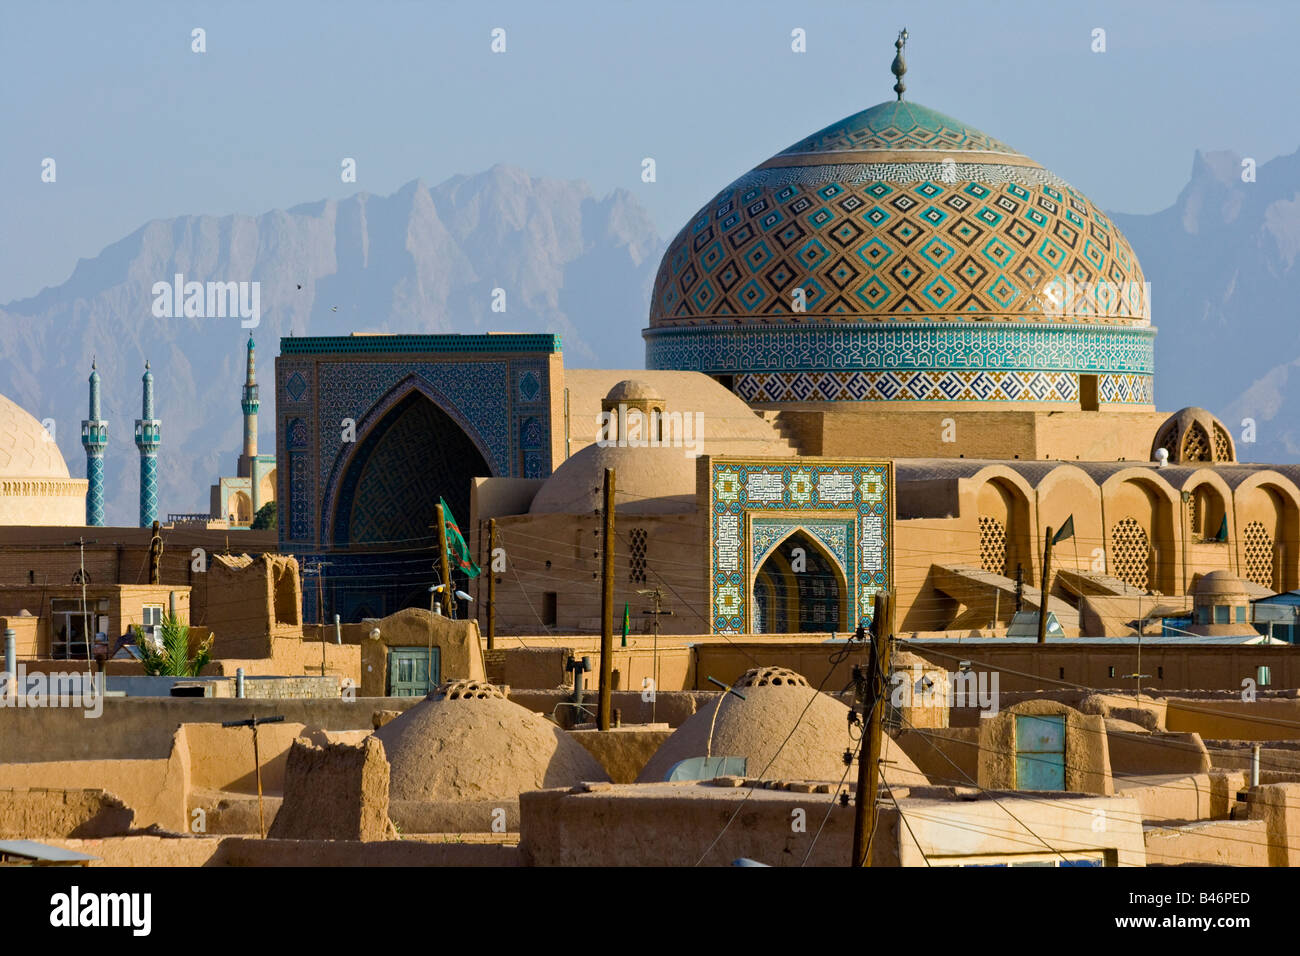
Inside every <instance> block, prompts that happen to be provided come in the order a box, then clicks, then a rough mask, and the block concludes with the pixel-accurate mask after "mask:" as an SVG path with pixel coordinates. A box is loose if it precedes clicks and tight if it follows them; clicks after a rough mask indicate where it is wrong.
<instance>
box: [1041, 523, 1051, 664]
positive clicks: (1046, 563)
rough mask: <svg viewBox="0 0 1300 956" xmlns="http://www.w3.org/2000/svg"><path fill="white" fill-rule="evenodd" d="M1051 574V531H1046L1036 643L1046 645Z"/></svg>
mask: <svg viewBox="0 0 1300 956" xmlns="http://www.w3.org/2000/svg"><path fill="white" fill-rule="evenodd" d="M1051 573H1052V529H1051V528H1048V529H1047V538H1046V540H1045V541H1044V542H1043V586H1042V593H1041V594H1040V595H1039V601H1038V643H1039V644H1046V643H1047V585H1048V582H1049V581H1050V580H1051Z"/></svg>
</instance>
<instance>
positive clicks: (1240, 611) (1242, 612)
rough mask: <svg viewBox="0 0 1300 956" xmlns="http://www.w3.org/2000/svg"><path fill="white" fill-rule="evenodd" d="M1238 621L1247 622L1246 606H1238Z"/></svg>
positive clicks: (1240, 622)
mask: <svg viewBox="0 0 1300 956" xmlns="http://www.w3.org/2000/svg"><path fill="white" fill-rule="evenodd" d="M1237 623H1238V624H1245V623H1246V609H1245V608H1244V607H1239V608H1237Z"/></svg>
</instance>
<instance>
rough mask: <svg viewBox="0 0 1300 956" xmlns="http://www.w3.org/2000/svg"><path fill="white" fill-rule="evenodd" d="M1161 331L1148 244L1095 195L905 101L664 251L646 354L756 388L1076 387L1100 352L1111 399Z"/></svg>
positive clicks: (987, 393) (740, 198) (1130, 382)
mask: <svg viewBox="0 0 1300 956" xmlns="http://www.w3.org/2000/svg"><path fill="white" fill-rule="evenodd" d="M795 290H802V293H801V294H802V296H803V301H802V303H800V302H799V301H798V300H797V297H796V292H795ZM800 304H802V306H803V309H802V311H800V309H799V305H800ZM1009 328H1014V329H1016V330H1024V334H1023V335H1021V336H1020V338H1022V339H1024V341H1019V340H1018V341H1015V342H1011V341H1009V340H1007V338H1006V337H1005V335H1004V333H1005V332H1006V331H1007V330H1008V329H1009ZM1055 330H1060V331H1059V334H1053V332H1054V331H1055ZM795 331H798V332H799V333H801V334H798V335H794V336H791V335H790V333H791V332H795ZM1152 331H1153V330H1151V328H1150V321H1149V314H1148V309H1147V298H1146V293H1145V287H1144V282H1143V276H1142V271H1141V267H1140V266H1139V264H1138V261H1137V257H1136V256H1135V255H1134V254H1133V250H1132V248H1131V247H1130V246H1129V243H1128V241H1127V240H1126V239H1125V238H1124V237H1123V236H1122V235H1121V234H1120V232H1119V230H1118V229H1117V228H1116V227H1115V226H1114V225H1113V224H1112V223H1111V221H1110V219H1109V218H1108V217H1107V216H1106V215H1105V214H1104V213H1103V212H1102V211H1101V210H1100V209H1098V208H1097V207H1096V206H1094V205H1093V204H1092V202H1090V201H1089V200H1088V199H1087V197H1085V196H1084V195H1082V194H1081V193H1079V192H1077V191H1076V190H1074V189H1073V188H1072V187H1071V186H1070V185H1069V184H1068V183H1066V182H1064V181H1063V180H1061V179H1060V178H1059V177H1057V176H1055V175H1054V174H1052V173H1051V172H1049V171H1048V170H1046V169H1044V168H1043V167H1042V166H1040V165H1039V164H1038V163H1036V162H1034V161H1033V160H1031V159H1028V158H1027V157H1025V156H1023V155H1022V154H1020V153H1018V152H1016V151H1015V150H1013V149H1012V148H1011V147H1009V146H1007V145H1006V144H1005V143H1002V142H1001V141H999V140H996V139H994V138H993V137H991V136H989V135H988V134H987V133H983V132H981V131H979V130H977V129H974V128H972V127H969V126H966V125H965V124H963V123H960V122H958V121H957V120H955V119H952V118H951V117H949V116H945V115H944V114H942V113H939V112H937V111H935V110H932V109H929V108H927V107H924V106H921V105H919V104H916V103H910V102H905V101H897V102H893V101H891V102H887V103H881V104H880V105H878V106H873V107H871V108H870V109H867V110H863V111H862V112H859V113H855V114H853V115H852V116H849V117H846V118H845V119H843V120H840V121H839V122H837V123H833V124H831V125H830V126H827V127H826V128H825V129H822V130H819V131H818V132H816V133H813V134H811V135H810V136H807V137H805V138H803V139H801V140H799V141H798V142H796V143H794V144H793V145H792V146H790V147H789V148H787V149H785V150H783V151H781V152H779V153H777V154H776V155H775V156H773V157H772V158H771V159H769V160H767V161H766V162H764V163H761V164H760V165H759V166H757V167H756V168H755V169H753V170H751V171H750V172H748V173H746V174H745V175H743V176H741V177H740V179H738V180H736V181H735V182H733V183H732V184H731V185H729V186H727V187H726V188H725V189H724V190H722V192H720V193H718V195H717V196H716V197H714V199H713V200H711V201H710V202H709V203H708V204H707V205H705V207H704V208H703V209H701V210H700V211H699V213H697V214H696V215H695V216H694V217H693V218H692V219H691V220H690V221H689V222H688V223H687V224H686V226H685V227H684V228H683V229H682V230H681V232H680V233H678V235H677V236H676V238H674V239H673V241H672V243H671V244H670V245H669V248H668V250H667V252H666V253H665V254H664V257H663V260H662V262H661V263H660V266H659V272H658V275H657V277H656V280H655V285H654V293H653V298H652V302H651V308H650V327H649V328H648V329H647V330H646V332H645V338H646V361H647V367H649V368H683V369H691V370H696V371H703V372H707V373H710V374H715V375H716V374H725V375H734V376H736V380H735V382H734V387H735V389H736V391H737V392H738V393H739V394H740V395H741V396H742V397H743V398H745V399H746V400H749V401H758V402H792V401H827V400H835V399H841V400H864V399H874V400H884V401H903V400H907V401H912V400H918V399H920V400H931V401H954V400H960V399H967V400H976V401H996V400H1013V401H1023V400H1031V401H1037V402H1049V403H1061V402H1070V403H1074V402H1077V401H1078V395H1079V387H1080V383H1079V376H1080V375H1081V374H1090V373H1093V372H1096V373H1098V374H1099V376H1100V379H1101V380H1100V382H1099V383H1098V384H1099V385H1100V400H1101V401H1103V402H1136V403H1139V404H1150V403H1151V389H1150V384H1151V383H1150V377H1151V373H1152V372H1153V368H1152V362H1151V355H1152V347H1151V346H1152ZM1045 332H1046V333H1047V334H1044V333H1045ZM802 333H806V334H802ZM1000 335H1001V336H1003V337H1002V338H998V337H999V336H1000ZM1099 346H1100V347H1099ZM1007 372H1013V373H1014V374H1011V375H1010V376H1008V375H1007V374H1004V373H1007ZM799 373H807V374H805V375H803V376H800V375H799ZM861 373H868V374H866V375H863V374H861ZM917 373H921V374H917ZM981 373H983V374H981Z"/></svg>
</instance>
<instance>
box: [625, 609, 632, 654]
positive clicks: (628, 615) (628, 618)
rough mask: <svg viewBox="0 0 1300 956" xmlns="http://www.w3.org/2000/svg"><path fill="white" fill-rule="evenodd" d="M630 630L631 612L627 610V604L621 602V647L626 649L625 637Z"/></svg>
mask: <svg viewBox="0 0 1300 956" xmlns="http://www.w3.org/2000/svg"><path fill="white" fill-rule="evenodd" d="M631 630H632V612H631V611H629V610H628V607H627V602H626V601H624V602H623V646H624V647H627V636H628V634H629V633H630V632H631Z"/></svg>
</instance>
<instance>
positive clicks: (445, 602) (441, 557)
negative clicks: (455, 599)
mask: <svg viewBox="0 0 1300 956" xmlns="http://www.w3.org/2000/svg"><path fill="white" fill-rule="evenodd" d="M435 508H436V511H437V519H438V573H439V574H441V575H442V581H440V582H439V583H440V584H441V585H442V616H443V617H451V602H452V589H451V564H450V563H449V562H448V561H447V516H446V515H444V514H443V513H442V504H441V503H439V504H437V505H435Z"/></svg>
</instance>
